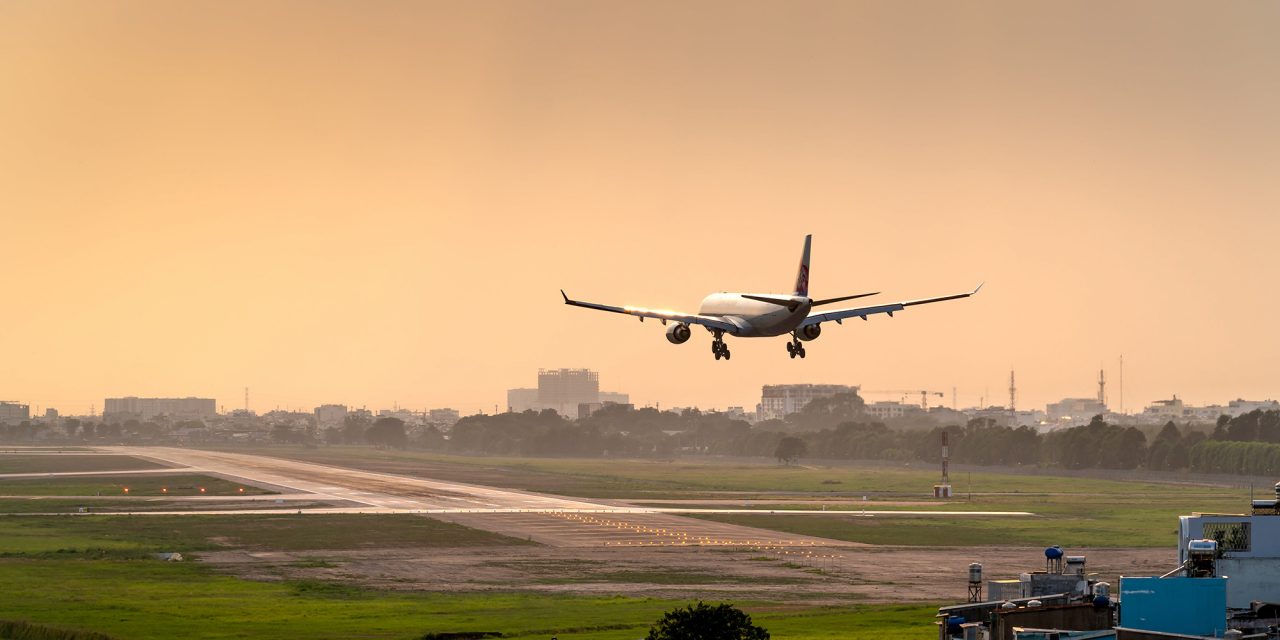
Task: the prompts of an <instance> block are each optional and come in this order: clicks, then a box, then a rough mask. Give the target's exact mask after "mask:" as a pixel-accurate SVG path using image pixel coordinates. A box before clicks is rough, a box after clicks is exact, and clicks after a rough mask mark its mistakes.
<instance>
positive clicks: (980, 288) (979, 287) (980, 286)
mask: <svg viewBox="0 0 1280 640" xmlns="http://www.w3.org/2000/svg"><path fill="white" fill-rule="evenodd" d="M984 284H986V282H979V283H978V288H977V289H974V290H973V293H971V294H969V295H975V294H977V293H978V292H979V291H982V285H984Z"/></svg>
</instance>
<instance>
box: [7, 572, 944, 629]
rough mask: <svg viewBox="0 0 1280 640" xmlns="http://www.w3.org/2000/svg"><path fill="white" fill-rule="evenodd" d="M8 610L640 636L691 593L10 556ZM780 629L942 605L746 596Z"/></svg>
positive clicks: (910, 619) (308, 625)
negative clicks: (621, 593) (442, 589)
mask: <svg viewBox="0 0 1280 640" xmlns="http://www.w3.org/2000/svg"><path fill="white" fill-rule="evenodd" d="M0 592H3V593H4V594H5V596H6V597H5V598H3V599H0V619H17V618H21V619H26V620H30V621H33V622H38V623H39V622H42V623H56V624H57V625H59V626H63V627H70V628H79V629H89V630H94V631H100V632H103V633H108V634H112V635H115V636H118V637H121V638H136V639H139V640H147V639H152V638H156V639H159V638H202V639H203V638H209V639H213V638H260V639H264V640H272V639H277V638H280V639H283V638H403V639H406V640H408V639H410V638H418V637H421V636H422V635H423V634H425V633H429V632H435V633H439V632H450V631H498V632H501V633H502V634H503V637H509V638H541V639H543V640H545V638H546V637H548V636H550V635H552V634H556V635H558V636H559V637H561V638H599V639H602V640H633V639H634V638H637V637H642V636H643V635H644V634H645V633H646V632H647V630H648V627H649V625H650V624H652V622H653V621H655V620H657V619H658V618H659V617H660V616H661V615H662V613H663V612H664V611H667V610H670V609H672V608H675V607H677V606H683V605H684V604H687V603H686V602H684V601H671V600H656V599H648V598H624V597H574V596H553V595H535V594H519V593H465V594H462V593H403V592H385V591H370V590H363V589H359V588H354V587H350V586H347V585H343V584H341V583H334V582H323V581H314V580H307V581H293V582H276V583H264V582H252V581H247V580H240V579H236V578H231V577H226V576H221V575H216V574H214V573H213V572H212V571H210V570H208V569H207V568H206V567H203V566H200V565H196V564H193V563H187V562H184V563H164V562H158V561H150V560H133V561H123V560H97V561H87V562H86V561H67V560H61V561H48V560H28V559H0ZM741 606H742V608H743V609H744V610H746V611H747V612H748V613H750V614H752V617H753V619H754V621H755V622H756V623H757V624H760V625H762V626H764V627H766V628H767V629H769V630H770V632H771V633H772V634H773V637H775V638H779V639H782V638H794V639H796V640H818V639H826V638H845V639H851V640H871V639H873V638H875V639H879V638H886V637H893V638H907V639H911V638H919V639H921V640H924V639H927V638H930V637H933V634H934V633H935V631H934V627H933V625H932V620H933V614H934V613H935V611H936V608H935V607H932V606H924V605H917V606H858V607H840V608H835V607H829V608H818V607H797V606H785V607H783V606H772V605H767V604H760V603H741Z"/></svg>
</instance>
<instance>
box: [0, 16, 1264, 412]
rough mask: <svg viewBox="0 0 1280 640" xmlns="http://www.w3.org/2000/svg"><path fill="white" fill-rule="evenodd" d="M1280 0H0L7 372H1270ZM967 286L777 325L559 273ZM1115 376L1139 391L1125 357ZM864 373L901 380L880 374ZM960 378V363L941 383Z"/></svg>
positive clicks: (732, 377) (626, 283)
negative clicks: (750, 334)
mask: <svg viewBox="0 0 1280 640" xmlns="http://www.w3.org/2000/svg"><path fill="white" fill-rule="evenodd" d="M1278 31H1280V3H1276V2H1229V3H1211V2H1188V3H1178V2H1167V1H1164V0H1161V1H1153V2H1122V3H1114V2H1080V1H1070V2H1060V3H1052V2H1034V3H1027V2H1021V1H1017V2H1008V3H996V2H914V1H909V2H901V1H898V0H893V1H886V2H832V3H827V2H770V3H753V2H741V1H739V0H734V1H731V2H683V1H681V2H651V1H646V2H625V3H624V2H607V1H599V0H590V1H582V2H547V1H538V2H524V1H511V2H462V1H453V2H354V1H351V2H319V1H317V2H284V1H272V2H249V1H232V2H227V1H225V0H217V1H211V2H170V1H161V0H156V1H154V2H109V1H92V2H90V1H81V2H76V1H58V2H46V1H31V2H25V1H16V0H9V1H7V2H3V3H0V278H2V279H3V280H2V282H3V287H2V289H0V291H3V298H2V299H3V303H2V305H0V308H2V309H3V310H4V313H3V321H2V323H3V324H0V365H2V366H0V398H3V399H13V400H20V401H24V402H28V403H30V404H32V405H38V406H40V407H42V408H43V407H47V406H54V407H57V408H59V409H61V410H62V411H63V412H72V413H81V412H85V411H87V410H88V409H89V406H90V405H91V404H93V405H97V408H98V410H99V411H100V410H101V405H102V398H103V397H108V396H117V395H141V396H147V395H163V396H170V395H179V396H186V395H199V396H214V397H216V398H217V399H218V402H219V404H220V405H226V406H227V407H228V408H234V407H236V406H239V405H240V404H241V403H242V402H243V387H245V386H249V387H251V388H252V394H253V406H254V408H255V409H258V410H264V409H269V408H273V407H276V406H280V407H295V408H296V407H301V408H306V409H310V408H311V407H313V406H315V405H316V404H319V403H322V402H343V403H347V404H352V405H356V406H360V405H367V406H369V407H370V408H377V407H385V406H390V405H391V404H392V403H395V402H398V403H399V404H400V405H401V406H406V407H410V408H414V409H421V408H424V407H436V406H453V407H456V408H460V409H462V410H464V412H473V411H476V410H480V409H484V410H487V411H491V410H492V409H493V405H494V404H495V403H505V390H506V389H507V388H508V387H517V386H533V385H534V384H535V382H536V370H537V369H538V368H539V367H591V368H594V369H598V370H600V372H601V380H602V386H603V387H604V388H606V389H611V390H621V391H627V392H630V393H631V395H632V399H633V401H635V402H636V403H637V404H647V403H652V402H655V401H659V402H662V404H663V406H672V405H689V404H697V405H700V406H703V407H706V406H725V405H737V404H741V405H746V406H748V407H753V406H754V403H755V402H756V401H758V397H759V387H760V385H762V384H769V383H784V382H833V383H849V384H862V385H864V387H866V388H869V389H909V388H929V389H938V390H943V391H946V392H947V393H948V396H949V395H950V391H951V388H952V387H953V386H954V387H957V388H958V389H959V395H960V403H961V404H962V405H968V404H974V403H976V402H977V401H978V399H979V396H982V395H983V394H986V395H987V397H988V398H995V399H997V400H998V401H999V402H1006V401H1007V392H1006V391H1005V388H1006V387H1007V386H1008V375H1009V370H1010V369H1011V368H1013V369H1016V370H1017V373H1018V381H1019V388H1020V396H1021V401H1020V403H1019V404H1020V405H1021V406H1023V407H1026V406H1039V407H1040V408H1043V405H1044V403H1045V402H1046V401H1052V400H1056V399H1058V398H1060V397H1061V396H1063V395H1074V396H1091V395H1093V394H1094V393H1095V392H1096V385H1095V380H1096V378H1097V370H1098V368H1099V366H1105V367H1106V369H1107V370H1108V375H1109V376H1111V377H1113V378H1114V377H1116V375H1117V371H1116V362H1117V358H1118V356H1119V355H1120V354H1121V353H1123V354H1124V357H1125V387H1126V388H1125V405H1126V408H1129V409H1133V408H1138V407H1140V406H1141V405H1142V404H1145V403H1146V402H1148V401H1150V400H1154V399H1157V398H1164V397H1168V396H1170V395H1171V394H1173V393H1178V394H1180V395H1181V396H1182V397H1184V398H1185V399H1187V400H1188V401H1191V402H1195V403H1207V402H1225V401H1226V400H1228V399H1231V398H1235V397H1237V396H1244V397H1246V398H1264V397H1277V396H1280V377H1278V376H1277V368H1276V364H1275V363H1276V362H1277V361H1280V340H1278V339H1277V326H1278V325H1277V319H1280V296H1277V293H1276V291H1277V290H1276V287H1277V276H1278V275H1280V262H1277V260H1278V259H1280V258H1278V257H1277V254H1276V249H1275V247H1276V240H1277V233H1278V232H1280V222H1278V221H1277V212H1278V211H1280V175H1278V169H1280V118H1278V116H1277V114H1280V39H1278V38H1276V33H1277V32H1278ZM805 233H813V234H814V248H813V251H814V257H813V272H812V279H811V286H812V293H813V295H815V296H818V297H832V296H837V295H844V294H850V293H857V292H865V291H882V292H884V294H883V295H882V296H881V297H880V298H873V299H872V300H877V299H883V300H885V301H889V300H895V299H905V298H913V297H921V296H926V295H936V294H942V293H950V292H954V291H960V290H965V289H968V288H971V287H972V286H974V285H975V284H977V283H978V282H980V281H983V280H985V281H986V282H987V287H986V288H985V289H984V290H983V291H982V293H981V294H980V295H979V296H977V297H974V298H971V299H969V300H965V301H959V302H949V303H944V304H939V305H932V306H929V307H920V308H914V309H910V310H907V311H905V312H903V313H900V314H897V317H895V318H893V319H889V318H886V317H883V316H881V317H877V318H874V319H873V320H872V321H870V322H865V323H864V322H861V321H857V322H847V323H845V325H844V326H835V325H831V326H829V327H824V329H825V331H824V333H823V335H822V337H821V338H820V339H819V340H818V341H816V342H813V343H811V344H810V345H809V347H808V354H809V355H808V358H807V359H805V360H803V361H801V360H791V359H789V358H788V357H787V353H786V350H785V348H784V344H785V340H784V339H782V338H777V339H770V340H733V339H730V343H731V345H732V348H733V360H731V361H730V362H723V361H720V362H717V361H715V360H713V358H712V356H711V353H710V350H709V348H708V346H707V345H708V342H709V336H708V335H707V334H705V332H702V331H700V330H699V331H697V332H696V333H695V334H694V339H693V340H691V341H690V342H689V343H686V344H684V345H681V346H675V345H671V344H669V343H667V341H666V340H665V339H664V337H663V334H662V330H663V328H662V326H661V325H660V324H658V323H656V322H646V323H644V324H640V323H639V322H637V321H636V320H635V319H633V318H626V317H623V316H615V315H610V314H603V313H596V312H591V311H587V310H583V309H575V308H571V307H566V306H564V305H563V304H562V303H561V300H560V295H559V291H558V289H560V288H561V287H563V288H565V289H567V290H568V291H569V293H570V294H572V295H574V296H577V297H580V298H584V299H588V300H594V301H598V302H605V303H616V304H637V305H646V306H655V307H665V308H675V309H685V310H689V311H696V309H697V306H698V302H699V301H700V300H701V298H702V296H703V295H705V294H706V293H708V292H710V291H715V290H726V289H727V290H748V291H786V290H789V288H790V285H791V283H792V282H793V278H794V269H795V262H796V259H797V257H798V252H799V250H800V245H801V240H802V237H803V235H804V234H805ZM1111 396H1112V401H1113V402H1112V404H1113V405H1115V404H1118V402H1117V400H1118V389H1116V388H1115V386H1114V385H1113V389H1112V394H1111ZM868 397H869V398H871V399H893V396H888V395H875V394H869V396H868ZM949 401H950V398H949V397H948V402H949Z"/></svg>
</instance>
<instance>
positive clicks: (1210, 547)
mask: <svg viewBox="0 0 1280 640" xmlns="http://www.w3.org/2000/svg"><path fill="white" fill-rule="evenodd" d="M1217 553H1218V541H1217V540H1208V539H1201V540H1191V541H1189V542H1187V555H1189V556H1199V555H1209V556H1212V555H1216V554H1217Z"/></svg>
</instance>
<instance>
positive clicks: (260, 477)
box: [0, 446, 1032, 548]
mask: <svg viewBox="0 0 1280 640" xmlns="http://www.w3.org/2000/svg"><path fill="white" fill-rule="evenodd" d="M97 451H99V452H102V453H110V454H115V455H128V456H135V457H138V458H143V459H146V460H151V461H155V462H159V463H163V464H166V465H169V466H170V468H168V469H159V470H147V471H145V472H135V473H201V474H206V475H212V476H218V477H222V478H226V479H230V480H234V481H237V482H243V483H245V484H252V485H257V486H261V487H265V488H270V489H273V490H276V491H279V492H281V495H279V496H272V497H271V498H274V499H289V500H298V499H309V500H319V501H322V502H331V503H335V504H334V506H331V507H316V506H314V505H312V506H310V507H309V508H305V509H300V508H297V507H289V506H286V505H280V506H279V507H278V508H270V507H268V508H257V509H240V508H236V507H233V506H226V507H223V508H214V509H201V510H199V511H189V510H166V511H138V512H132V513H137V514H140V515H141V514H147V515H187V514H192V513H200V514H205V515H209V514H220V515H235V514H242V513H244V514H247V513H252V514H259V515H260V514H270V513H311V514H332V513H421V514H431V515H433V516H435V517H438V518H441V519H444V520H449V521H452V522H456V523H458V524H462V525H466V526H470V527H473V528H478V529H484V530H487V531H493V532H497V533H502V534H505V535H509V536H513V537H518V538H527V539H529V540H533V541H536V542H540V543H543V544H546V545H550V546H554V547H597V546H612V547H689V546H695V547H714V546H733V547H751V548H770V547H774V548H795V547H818V546H840V547H854V546H863V545H857V544H855V543H848V542H841V541H835V540H828V539H824V538H814V537H808V536H799V535H789V534H783V533H779V532H774V531H767V530H763V529H755V528H751V527H745V526H739V525H733V524H726V523H720V522H712V521H708V520H700V519H696V518H686V517H681V514H695V513H703V514H706V513H721V514H724V513H755V514H759V513H778V514H787V515H794V516H796V517H803V516H804V515H806V514H825V515H835V514H837V513H839V514H841V515H844V516H845V517H848V518H849V519H850V522H851V525H852V523H853V522H854V521H856V520H857V519H859V518H866V517H876V516H877V515H898V516H901V515H918V516H935V517H966V516H983V515H985V516H992V515H996V516H1013V517H1016V516H1029V515H1032V514H1029V513H1023V512H969V511H843V512H833V511H822V510H786V511H782V510H779V511H777V512H770V511H767V510H760V509H742V508H716V507H712V506H711V505H707V506H708V507H710V508H689V507H684V506H677V507H638V506H634V505H630V504H627V503H625V502H616V501H609V500H583V499H578V498H570V497H565V496H556V495H548V494H541V493H532V492H527V491H518V490H513V489H500V488H495V487H488V486H482V485H473V484H465V483H459V482H447V481H441V480H432V479H429V478H421V477H413V476H403V475H396V474H389V473H379V472H375V471H365V470H359V469H350V468H344V467H335V466H329V465H323V464H316V463H311V462H301V461H297V460H287V459H282V458H272V457H267V456H258V455H252V454H246V453H230V452H223V451H203V450H196V449H181V448H173V447H124V446H119V447H99V448H98V449H97ZM120 473H121V472H88V473H84V472H68V473H44V474H12V475H10V476H8V477H56V476H63V475H65V476H83V475H119V474H120ZM0 493H3V486H2V485H0ZM209 498H210V499H217V500H229V499H231V498H229V497H226V496H209ZM244 498H249V499H255V500H258V501H261V500H263V497H262V496H257V497H251V496H244ZM338 505H342V506H338ZM33 515H34V514H33ZM101 515H123V513H115V514H107V513H103V514H101Z"/></svg>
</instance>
